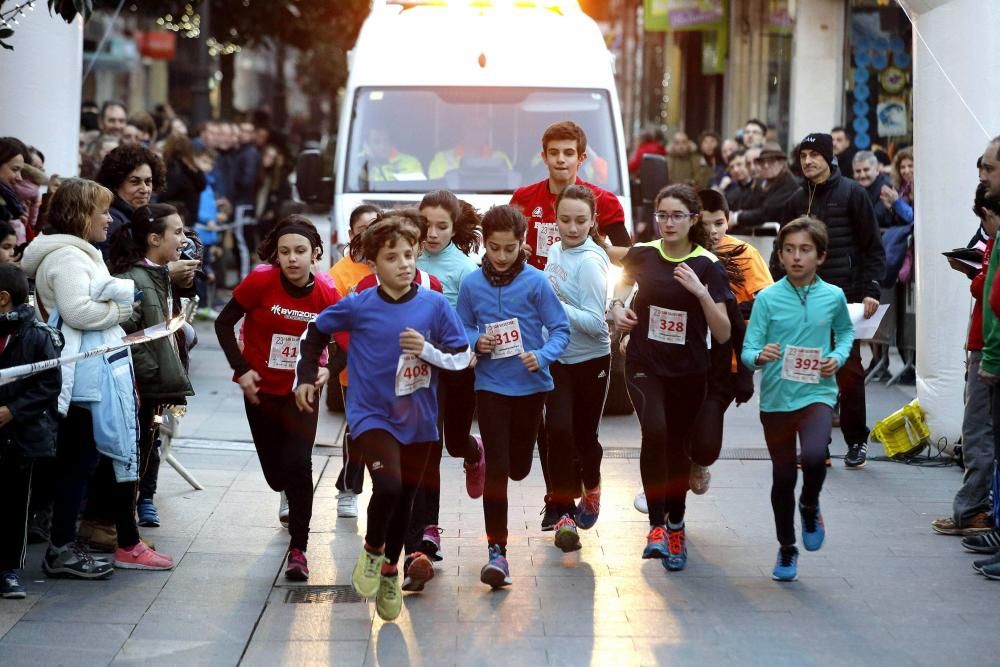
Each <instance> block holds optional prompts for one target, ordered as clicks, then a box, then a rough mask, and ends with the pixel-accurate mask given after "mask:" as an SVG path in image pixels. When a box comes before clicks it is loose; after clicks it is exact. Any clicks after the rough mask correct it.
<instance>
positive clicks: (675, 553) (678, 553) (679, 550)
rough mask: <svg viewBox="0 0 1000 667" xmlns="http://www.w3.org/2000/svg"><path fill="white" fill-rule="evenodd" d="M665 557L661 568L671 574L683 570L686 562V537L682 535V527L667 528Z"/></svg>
mask: <svg viewBox="0 0 1000 667" xmlns="http://www.w3.org/2000/svg"><path fill="white" fill-rule="evenodd" d="M667 550H668V551H667V557H666V558H664V559H663V561H662V562H663V567H665V568H667V569H668V570H670V571H671V572H678V571H680V570H683V569H684V566H685V565H687V562H688V548H687V536H686V535H685V533H684V526H681V527H680V528H677V529H676V530H675V529H673V528H667Z"/></svg>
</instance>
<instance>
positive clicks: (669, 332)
mask: <svg viewBox="0 0 1000 667" xmlns="http://www.w3.org/2000/svg"><path fill="white" fill-rule="evenodd" d="M687 324H688V314H687V313H686V312H684V311H683V310H670V309H669V308H660V307H659V306H650V307H649V332H648V333H647V337H648V338H649V339H650V340H658V341H660V342H661V343H670V344H671V345H683V344H684V340H685V337H686V336H687Z"/></svg>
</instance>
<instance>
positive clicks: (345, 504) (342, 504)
mask: <svg viewBox="0 0 1000 667" xmlns="http://www.w3.org/2000/svg"><path fill="white" fill-rule="evenodd" d="M337 516H338V517H340V518H341V519H355V518H357V516H358V494H356V493H350V492H344V493H338V494H337Z"/></svg>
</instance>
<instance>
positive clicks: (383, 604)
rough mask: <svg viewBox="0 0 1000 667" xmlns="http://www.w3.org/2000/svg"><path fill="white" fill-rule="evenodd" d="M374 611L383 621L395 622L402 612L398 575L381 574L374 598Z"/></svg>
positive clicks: (401, 592)
mask: <svg viewBox="0 0 1000 667" xmlns="http://www.w3.org/2000/svg"><path fill="white" fill-rule="evenodd" d="M375 611H377V612H378V617H379V618H381V619H382V620H383V621H395V620H396V619H397V618H399V613H400V612H401V611H403V591H401V590H400V588H399V574H398V573H397V572H393V573H392V574H389V575H385V574H383V575H382V576H381V577H379V584H378V595H377V596H376V597H375Z"/></svg>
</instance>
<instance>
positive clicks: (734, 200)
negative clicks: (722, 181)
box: [723, 180, 760, 211]
mask: <svg viewBox="0 0 1000 667" xmlns="http://www.w3.org/2000/svg"><path fill="white" fill-rule="evenodd" d="M723 194H725V196H726V201H727V202H728V203H729V210H730V211H742V210H743V209H746V208H754V207H755V206H756V205H757V204H758V203H759V202H760V191H759V190H757V188H756V187H755V183H754V182H753V181H752V180H750V181H747V182H746V183H737V182H736V181H732V182H731V183H730V184H729V185H727V186H726V190H725V192H724V193H723Z"/></svg>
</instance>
